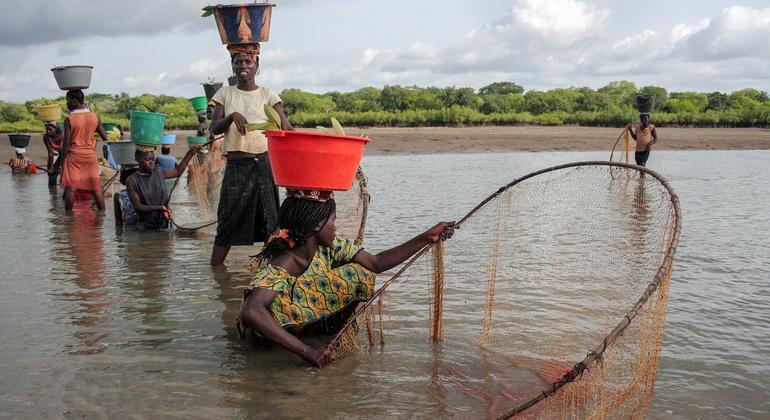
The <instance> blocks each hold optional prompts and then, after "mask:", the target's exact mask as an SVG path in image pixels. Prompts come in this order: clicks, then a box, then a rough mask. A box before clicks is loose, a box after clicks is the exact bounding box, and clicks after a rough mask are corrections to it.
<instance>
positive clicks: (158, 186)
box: [126, 144, 202, 230]
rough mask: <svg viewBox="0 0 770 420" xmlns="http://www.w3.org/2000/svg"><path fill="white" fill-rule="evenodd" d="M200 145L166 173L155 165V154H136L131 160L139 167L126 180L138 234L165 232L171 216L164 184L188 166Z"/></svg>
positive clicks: (180, 173)
mask: <svg viewBox="0 0 770 420" xmlns="http://www.w3.org/2000/svg"><path fill="white" fill-rule="evenodd" d="M201 147H202V145H200V144H196V145H195V146H193V147H192V148H191V149H190V150H188V151H187V154H185V155H184V158H182V161H181V162H179V165H177V167H176V168H174V169H165V168H162V167H160V166H158V165H156V164H155V152H153V151H151V150H150V151H145V150H137V151H136V154H135V155H134V158H135V159H136V162H137V163H138V164H139V166H138V168H137V171H136V172H135V173H133V174H131V176H129V177H128V179H127V180H126V187H128V188H127V190H128V197H129V198H130V199H131V205H132V206H133V207H134V211H135V212H136V225H137V228H139V229H140V230H161V229H166V228H168V221H169V220H171V213H170V212H169V210H168V207H166V206H167V205H168V192H167V189H166V182H165V180H166V179H168V178H176V177H178V176H180V175H182V173H184V171H185V169H187V162H189V161H190V158H192V157H193V155H194V154H195V153H198V151H200V149H201Z"/></svg>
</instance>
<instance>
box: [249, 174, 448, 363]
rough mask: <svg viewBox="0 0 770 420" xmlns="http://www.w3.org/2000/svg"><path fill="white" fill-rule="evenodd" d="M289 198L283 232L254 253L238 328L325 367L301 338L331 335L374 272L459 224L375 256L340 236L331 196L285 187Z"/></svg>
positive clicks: (366, 290) (318, 352)
mask: <svg viewBox="0 0 770 420" xmlns="http://www.w3.org/2000/svg"><path fill="white" fill-rule="evenodd" d="M286 194H287V197H286V200H284V202H283V204H281V209H280V213H279V216H278V226H279V229H278V230H276V233H274V234H273V235H271V236H270V238H269V239H268V240H267V242H266V243H265V246H264V248H263V249H262V252H260V253H259V254H258V255H257V260H258V264H259V266H260V269H259V271H258V272H257V274H256V276H255V277H254V279H253V280H252V282H251V284H250V285H249V288H248V289H247V290H246V291H245V292H244V301H243V304H242V308H241V313H240V317H239V319H238V321H237V327H238V331H239V333H240V334H241V335H242V336H245V332H246V330H247V329H248V328H251V329H252V330H253V332H255V333H257V334H259V335H260V336H261V337H262V338H264V339H267V340H269V341H271V342H273V343H275V344H278V345H279V346H281V347H284V348H286V349H287V350H289V351H291V352H293V353H296V354H297V355H299V356H300V357H302V358H303V359H305V360H306V361H307V362H309V363H311V364H313V365H316V366H322V365H324V364H325V362H326V361H324V360H322V355H323V349H317V348H313V347H310V346H308V345H307V344H305V343H303V342H302V341H300V340H299V339H298V338H297V337H296V335H297V334H299V333H307V332H324V333H332V332H334V330H335V329H337V328H339V327H341V326H342V324H343V323H344V322H345V321H346V320H347V318H348V317H349V316H350V315H351V314H352V312H353V310H354V309H355V307H356V304H357V303H358V302H364V301H366V300H368V299H369V298H370V297H371V296H372V293H373V292H374V280H375V273H381V272H383V271H386V270H389V269H391V268H393V267H395V266H397V265H399V264H401V263H403V262H404V261H406V260H407V259H408V258H409V257H411V256H412V255H414V254H415V253H416V252H418V251H419V250H420V249H422V248H423V247H424V246H425V245H428V244H430V243H433V242H436V241H438V240H439V239H448V238H450V237H452V235H453V233H454V222H441V223H439V224H437V225H435V226H433V227H432V228H430V229H428V230H426V231H425V232H423V233H421V234H419V235H417V236H415V237H414V238H412V239H410V240H408V241H406V242H404V243H403V244H401V245H398V246H396V247H393V248H391V249H388V250H386V251H383V252H380V253H379V254H371V253H369V252H368V251H366V250H364V249H363V248H361V247H359V246H358V245H355V244H354V243H353V241H351V240H348V239H344V238H341V237H339V236H336V226H335V221H336V218H337V215H336V203H335V201H334V195H333V193H332V192H331V191H318V190H312V191H311V190H295V189H287V190H286Z"/></svg>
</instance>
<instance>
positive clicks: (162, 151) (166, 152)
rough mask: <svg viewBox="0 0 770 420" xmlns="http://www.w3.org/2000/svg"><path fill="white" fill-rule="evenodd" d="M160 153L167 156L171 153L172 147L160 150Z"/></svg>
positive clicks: (164, 147)
mask: <svg viewBox="0 0 770 420" xmlns="http://www.w3.org/2000/svg"><path fill="white" fill-rule="evenodd" d="M160 153H161V154H164V155H167V154H169V153H171V147H169V146H163V147H161V148H160Z"/></svg>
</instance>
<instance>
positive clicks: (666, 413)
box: [0, 151, 770, 418]
mask: <svg viewBox="0 0 770 420" xmlns="http://www.w3.org/2000/svg"><path fill="white" fill-rule="evenodd" d="M606 157H607V156H606V153H604V152H601V153H599V152H580V153H505V154H472V155H421V156H377V157H367V158H365V159H364V163H363V165H364V168H365V170H366V172H367V175H368V177H369V189H370V191H371V194H372V196H373V200H372V205H371V208H370V212H369V220H368V231H367V247H368V248H369V249H371V250H375V251H377V250H382V249H384V248H385V247H387V246H390V245H393V244H396V243H399V242H400V241H403V240H406V239H409V238H410V237H412V236H414V235H415V234H416V233H419V232H420V231H422V230H423V229H425V228H426V227H428V226H430V225H432V224H433V223H435V222H436V221H438V220H444V219H455V218H459V217H461V216H462V215H463V214H464V213H465V212H467V211H468V210H469V209H470V208H472V207H473V206H475V205H476V204H477V203H478V202H479V201H480V200H481V199H482V198H484V197H485V196H487V195H488V194H489V193H491V192H492V191H494V190H496V189H497V188H498V187H499V186H501V185H502V184H504V183H507V182H509V181H510V180H512V179H513V178H515V177H517V176H520V175H523V174H526V173H528V172H531V171H533V170H536V169H540V168H543V167H546V166H550V165H555V164H559V163H565V162H570V161H577V160H595V159H606ZM768 161H770V152H768V151H697V152H690V151H688V152H655V153H653V155H652V157H651V159H650V162H649V165H650V167H651V168H653V169H655V170H657V171H659V172H661V173H662V174H664V175H665V176H666V177H667V178H668V179H669V181H670V183H671V185H672V186H673V188H674V189H675V190H676V192H677V193H678V194H679V196H680V199H681V202H682V208H683V210H684V230H683V235H682V242H681V244H680V247H679V250H678V255H677V260H676V261H675V264H674V273H673V276H672V284H671V291H670V297H669V307H668V314H667V322H666V333H665V339H664V343H663V352H662V355H661V364H660V371H659V374H658V378H657V384H656V389H655V398H654V401H653V405H652V407H651V409H650V411H649V413H648V415H649V417H651V418H661V417H671V418H725V417H736V418H739V417H743V418H745V417H749V418H763V417H764V418H766V417H767V416H768V415H770V379H768V378H770V321H768V319H770V305H768V302H770V285H769V284H768V279H770V252H768V249H770V236H769V235H768V234H767V232H768V228H770V188H768V186H767V180H768V179H770V165H768V164H767V162H768ZM46 181H47V179H46V177H44V176H34V177H17V176H11V175H10V174H9V173H8V172H7V169H6V168H4V169H3V172H1V173H0V197H4V198H3V199H2V200H0V218H1V220H2V221H3V223H0V237H2V238H3V239H2V240H3V241H4V243H3V245H2V247H1V248H0V250H2V251H1V252H0V268H2V270H3V274H4V275H3V276H2V278H0V333H2V337H3V342H2V344H0V351H1V354H2V357H0V417H16V418H29V417H36V418H42V417H44V418H51V417H61V416H65V417H81V416H86V417H116V418H119V417H125V416H151V415H158V414H160V415H163V416H164V417H181V418H191V417H206V418H211V417H233V416H234V417H244V416H293V417H330V416H334V415H336V414H341V415H351V414H352V415H367V416H369V415H387V416H418V417H427V416H434V415H442V414H455V415H466V414H468V415H473V414H476V415H481V414H480V413H463V412H454V413H452V412H446V411H441V410H440V409H439V408H437V403H436V400H435V399H432V398H431V394H430V392H428V397H427V398H416V397H413V396H412V393H413V390H415V389H418V388H420V387H423V386H424V385H425V383H426V382H425V375H426V372H425V371H424V370H422V367H421V366H422V365H421V364H420V363H421V361H417V360H410V359H408V358H407V359H403V358H401V359H399V360H389V359H388V356H387V352H386V353H384V354H368V353H365V352H363V353H359V354H355V355H352V356H350V357H346V358H344V359H342V360H340V361H339V362H338V363H335V364H334V365H332V366H331V367H329V368H326V369H323V370H320V371H319V370H317V369H314V368H310V367H308V366H306V365H304V364H303V363H302V362H301V361H300V360H299V359H298V358H296V357H295V356H293V355H290V354H287V353H285V352H282V351H267V352H266V351H261V350H258V349H255V348H253V347H252V346H249V345H245V344H244V343H243V342H241V340H239V339H238V338H237V336H236V334H235V332H234V330H233V327H232V325H233V317H234V315H235V312H236V311H237V309H238V306H239V304H240V295H241V293H242V287H244V286H245V285H246V284H247V283H248V281H249V275H248V272H247V270H246V264H245V261H246V257H247V256H248V255H249V254H253V253H255V252H256V249H255V248H240V249H237V250H236V251H235V252H234V253H232V254H231V256H230V261H231V263H230V264H229V266H228V267H227V268H222V269H217V270H212V269H211V268H210V267H209V266H208V263H207V262H208V257H209V252H210V249H211V243H212V240H213V238H212V236H211V235H210V234H207V233H200V234H197V235H192V236H191V235H179V234H176V233H174V232H164V233H151V234H139V233H137V232H134V231H131V230H122V229H116V228H115V227H114V221H113V218H112V209H111V207H108V211H107V215H106V216H104V217H96V216H95V215H94V213H93V212H92V211H90V210H89V209H88V208H86V207H83V206H80V207H78V208H76V209H75V211H74V212H73V214H72V215H65V214H64V212H63V205H62V202H61V199H60V196H59V194H52V193H50V192H49V191H48V189H47V187H46ZM108 205H111V202H110V203H108ZM420 316H423V314H420ZM458 351H460V350H458ZM450 356H451V355H450ZM383 364H401V366H402V369H400V370H398V372H400V373H399V374H398V375H395V374H393V372H392V371H391V372H385V371H382V370H379V369H378V368H377V366H382V365H383ZM402 390H403V392H401V391H402Z"/></svg>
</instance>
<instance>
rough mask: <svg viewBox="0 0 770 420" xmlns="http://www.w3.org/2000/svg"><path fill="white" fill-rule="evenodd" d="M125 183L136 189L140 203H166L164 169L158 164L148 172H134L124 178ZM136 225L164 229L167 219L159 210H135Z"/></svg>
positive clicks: (153, 204) (156, 204)
mask: <svg viewBox="0 0 770 420" xmlns="http://www.w3.org/2000/svg"><path fill="white" fill-rule="evenodd" d="M126 184H127V185H130V186H131V188H133V189H134V191H136V193H137V194H138V195H139V200H140V201H141V202H142V204H145V205H148V206H165V205H167V204H168V202H167V197H168V193H167V191H166V170H165V169H163V168H161V167H160V166H156V167H155V169H154V170H153V171H152V172H151V173H149V174H143V173H140V172H138V171H137V172H134V173H133V174H131V176H129V177H128V179H127V180H126ZM136 223H137V227H141V228H145V229H166V228H167V227H168V220H167V219H166V218H165V217H164V216H163V213H162V212H160V211H153V212H138V211H137V212H136Z"/></svg>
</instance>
